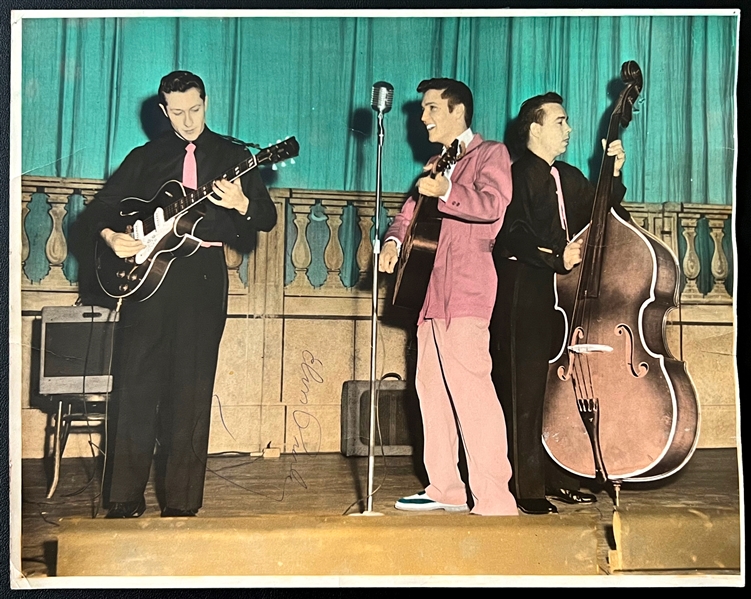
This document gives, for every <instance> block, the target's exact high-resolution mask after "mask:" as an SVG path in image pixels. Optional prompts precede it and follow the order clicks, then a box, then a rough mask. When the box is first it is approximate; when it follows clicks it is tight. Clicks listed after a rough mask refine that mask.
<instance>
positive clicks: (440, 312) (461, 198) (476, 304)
mask: <svg viewBox="0 0 751 599" xmlns="http://www.w3.org/2000/svg"><path fill="white" fill-rule="evenodd" d="M437 159H438V157H437V156H436V157H434V158H433V159H431V161H434V160H437ZM509 202H511V159H510V157H509V153H508V150H507V149H506V146H505V145H504V144H502V143H499V142H496V141H483V139H482V137H480V135H478V134H475V136H474V137H473V138H472V141H471V142H470V144H469V146H468V147H467V149H466V151H465V152H464V154H462V155H461V156H460V158H459V160H458V161H457V163H456V165H455V166H454V170H453V172H452V173H451V193H450V194H449V197H448V200H447V201H445V202H444V201H443V200H438V209H439V210H440V211H441V212H443V213H445V214H446V215H447V216H449V217H456V218H444V219H443V224H442V226H441V236H440V239H439V241H438V248H437V250H436V256H435V264H434V266H433V273H432V275H431V277H430V283H429V284H428V292H427V296H426V298H425V302H424V303H423V306H422V310H421V311H420V315H419V317H418V324H420V323H422V322H423V321H424V320H425V319H426V318H443V319H445V320H446V321H447V325H448V324H450V322H451V319H452V318H457V317H459V316H478V317H480V318H484V319H486V320H490V316H491V314H492V312H493V304H494V303H495V296H496V286H497V275H496V271H495V266H494V264H493V256H492V253H491V251H492V248H493V243H494V242H495V238H496V235H498V231H500V229H501V225H502V224H503V216H504V214H505V213H506V207H507V206H508V205H509ZM415 203H416V202H415V198H409V199H408V200H407V201H406V202H405V203H404V206H403V207H402V210H401V212H400V213H399V214H397V215H396V217H395V218H394V222H393V224H392V225H391V227H389V229H388V231H387V232H386V235H385V237H384V238H385V239H387V238H389V237H395V238H397V239H398V240H399V241H403V240H404V236H405V234H406V232H407V228H408V227H409V223H410V221H411V220H412V215H413V213H414V209H415ZM457 219H461V220H457Z"/></svg>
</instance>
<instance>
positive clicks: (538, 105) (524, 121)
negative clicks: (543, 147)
mask: <svg viewBox="0 0 751 599" xmlns="http://www.w3.org/2000/svg"><path fill="white" fill-rule="evenodd" d="M544 104H563V98H562V97H561V96H560V95H558V94H557V93H555V92H548V93H546V94H542V95H539V96H533V97H531V98H529V99H528V100H525V101H524V102H523V103H522V107H521V108H520V109H519V116H518V117H516V121H517V123H516V126H517V127H518V129H517V130H518V134H519V137H520V140H519V141H520V142H521V143H522V145H524V146H525V147H526V145H527V142H528V141H529V128H530V126H531V125H532V123H538V124H540V125H542V117H543V116H545V111H544V110H543V108H542V107H543V105H544Z"/></svg>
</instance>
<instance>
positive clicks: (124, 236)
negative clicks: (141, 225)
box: [100, 227, 146, 258]
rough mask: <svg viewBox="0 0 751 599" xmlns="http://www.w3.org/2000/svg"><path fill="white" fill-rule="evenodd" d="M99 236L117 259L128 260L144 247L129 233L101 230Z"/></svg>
mask: <svg viewBox="0 0 751 599" xmlns="http://www.w3.org/2000/svg"><path fill="white" fill-rule="evenodd" d="M128 228H129V229H130V227H128ZM100 235H101V236H102V239H104V241H105V242H106V243H107V245H108V246H110V249H111V250H112V251H113V252H115V255H116V256H117V257H118V258H130V257H131V256H135V255H136V254H137V253H138V252H140V251H141V250H142V249H143V248H145V247H146V246H145V245H144V244H143V243H141V241H139V240H138V239H135V238H134V237H132V236H131V235H130V234H129V233H116V232H115V231H113V230H112V229H102V232H101V233H100Z"/></svg>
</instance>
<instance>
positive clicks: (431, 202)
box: [392, 139, 459, 310]
mask: <svg viewBox="0 0 751 599" xmlns="http://www.w3.org/2000/svg"><path fill="white" fill-rule="evenodd" d="M458 152H459V140H458V139H455V140H454V143H452V144H451V146H450V147H449V148H448V149H447V150H446V151H445V152H444V153H443V155H442V156H441V157H440V158H439V159H438V161H437V162H436V163H435V167H434V168H433V172H431V174H430V175H429V176H430V177H432V178H435V177H436V175H438V174H439V173H444V172H446V170H447V169H448V168H449V167H450V166H451V165H453V164H455V163H456V158H457V155H458ZM438 201H439V200H438V198H430V197H426V196H423V195H419V197H418V198H417V200H416V205H415V211H414V213H413V214H412V220H411V221H410V223H409V227H408V228H407V234H406V235H405V237H404V241H403V242H402V251H401V254H400V255H399V262H398V264H397V267H396V268H397V269H396V283H395V284H394V297H393V300H392V303H393V304H394V305H395V306H400V307H402V308H410V309H414V310H419V309H420V308H421V307H422V304H423V302H424V301H425V295H426V294H427V292H428V283H429V282H430V275H431V274H432V272H433V264H434V262H435V252H436V249H437V248H438V240H439V238H440V236H441V224H442V222H443V215H442V213H441V212H440V211H439V210H438Z"/></svg>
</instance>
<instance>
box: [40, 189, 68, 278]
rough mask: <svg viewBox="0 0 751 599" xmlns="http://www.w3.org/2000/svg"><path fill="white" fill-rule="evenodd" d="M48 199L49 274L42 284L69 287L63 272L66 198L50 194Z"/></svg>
mask: <svg viewBox="0 0 751 599" xmlns="http://www.w3.org/2000/svg"><path fill="white" fill-rule="evenodd" d="M48 197H49V203H50V204H51V207H50V216H51V217H52V233H51V234H50V237H49V239H48V240H47V245H46V246H45V251H46V253H47V259H48V260H49V262H50V272H49V274H48V275H47V277H46V278H45V280H44V282H45V283H46V284H51V285H53V286H55V287H57V286H65V287H70V282H69V281H68V279H67V278H66V277H65V273H64V272H63V262H65V259H66V258H67V257H68V242H67V240H66V239H65V233H64V232H63V219H64V218H65V215H66V214H67V204H68V197H67V196H66V195H62V194H50V195H49V196H48Z"/></svg>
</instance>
